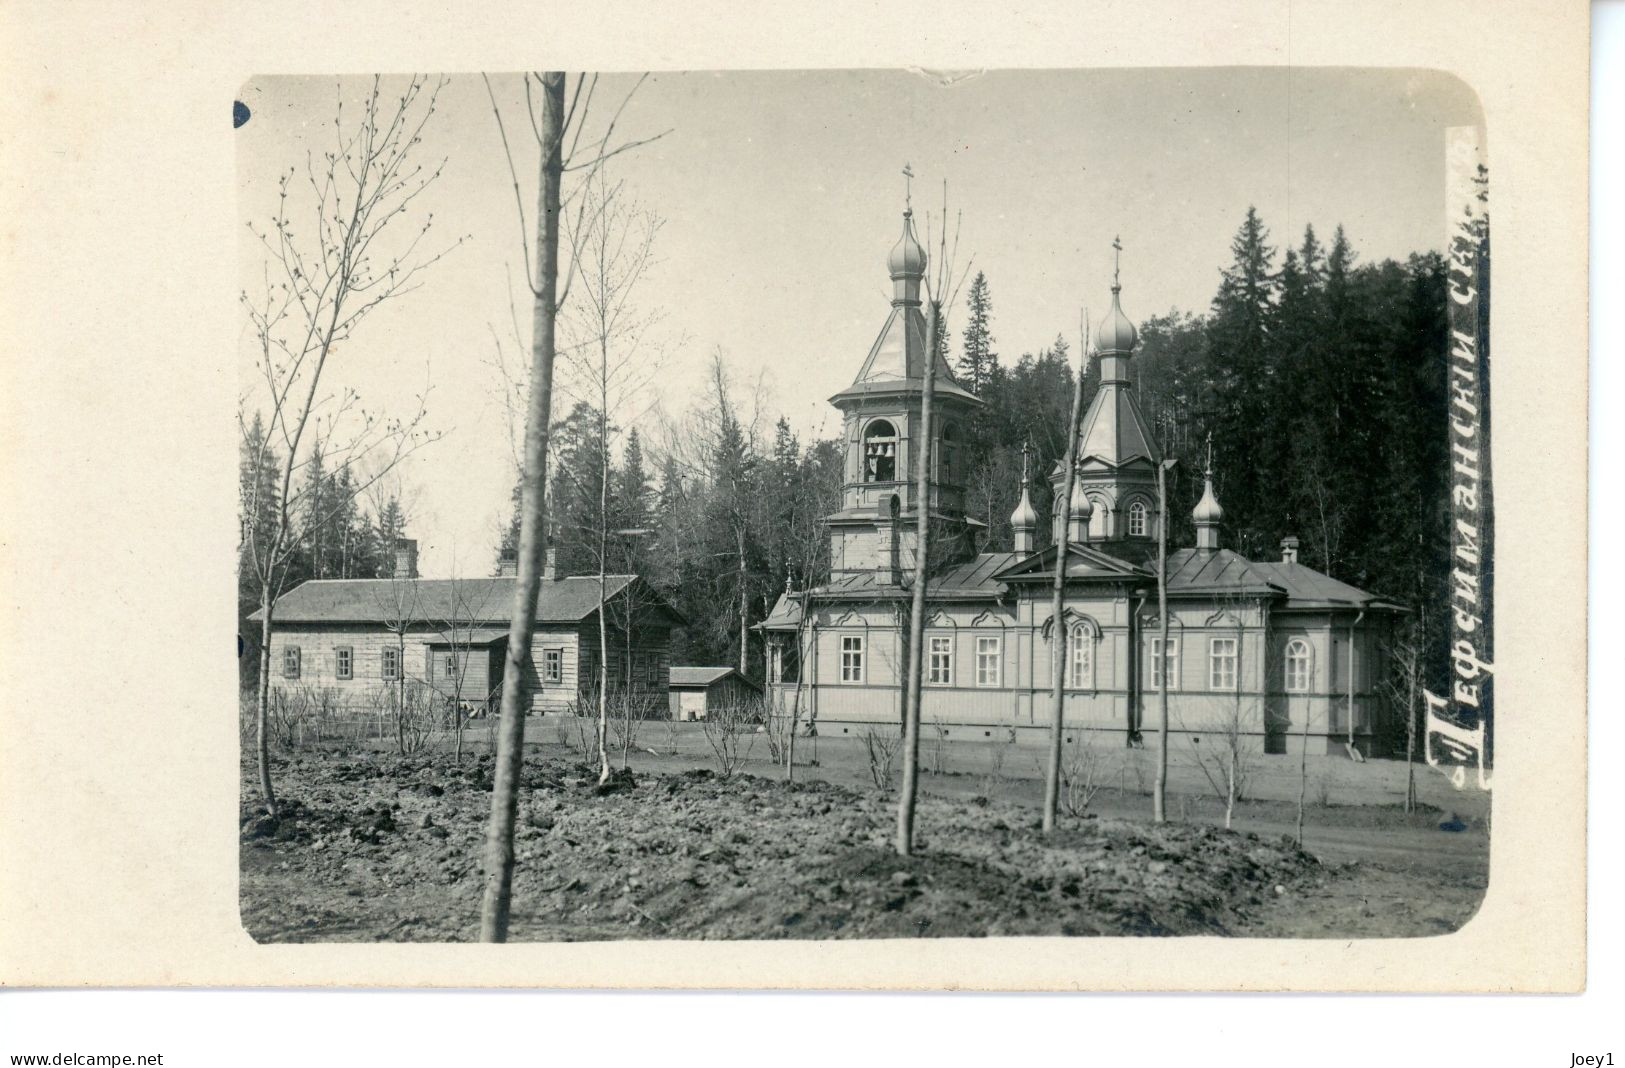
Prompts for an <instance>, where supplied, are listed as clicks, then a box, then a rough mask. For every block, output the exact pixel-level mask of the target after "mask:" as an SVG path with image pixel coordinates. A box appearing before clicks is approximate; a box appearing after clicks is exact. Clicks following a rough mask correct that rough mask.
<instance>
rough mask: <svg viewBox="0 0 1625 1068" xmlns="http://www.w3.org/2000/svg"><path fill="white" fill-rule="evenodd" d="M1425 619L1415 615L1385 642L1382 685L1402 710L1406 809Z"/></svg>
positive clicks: (1410, 799) (1411, 804) (1408, 807)
mask: <svg viewBox="0 0 1625 1068" xmlns="http://www.w3.org/2000/svg"><path fill="white" fill-rule="evenodd" d="M1426 633H1427V628H1426V621H1425V619H1417V620H1415V621H1413V622H1412V623H1411V624H1410V625H1409V626H1407V627H1406V628H1405V629H1404V630H1402V631H1401V632H1400V633H1399V634H1397V635H1395V636H1394V637H1393V638H1392V639H1391V640H1390V641H1389V642H1388V656H1387V660H1388V663H1389V666H1390V671H1389V674H1388V678H1387V680H1386V682H1385V685H1384V688H1385V689H1386V690H1387V691H1388V699H1389V701H1390V702H1392V704H1393V705H1394V707H1396V708H1402V709H1404V710H1405V811H1406V812H1411V811H1412V810H1414V809H1415V808H1416V724H1417V719H1418V712H1419V711H1420V704H1419V702H1420V700H1421V696H1422V670H1423V667H1424V664H1423V658H1422V648H1423V635H1425V634H1426Z"/></svg>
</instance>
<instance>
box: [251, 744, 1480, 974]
mask: <svg viewBox="0 0 1625 1068" xmlns="http://www.w3.org/2000/svg"><path fill="white" fill-rule="evenodd" d="M473 748H474V749H475V751H474V752H471V753H467V754H465V756H464V758H463V761H462V763H461V765H460V766H458V765H454V764H453V762H452V759H451V756H450V754H448V753H445V752H440V751H432V752H427V753H425V754H419V755H416V756H412V757H400V756H397V755H394V754H390V753H387V752H384V751H381V750H378V749H375V748H362V747H354V746H346V747H343V748H338V749H330V750H314V751H307V752H305V753H302V754H298V755H294V756H292V757H288V758H280V759H279V760H278V763H277V766H276V769H275V775H276V779H277V782H278V783H279V794H280V795H281V797H282V798H283V800H284V805H283V812H282V813H281V814H280V818H278V819H275V820H273V819H270V818H269V817H265V816H264V815H263V810H262V809H260V808H258V807H257V806H256V805H255V804H254V802H253V796H254V776H253V774H252V768H251V766H250V765H249V763H248V762H247V761H245V763H244V766H243V774H244V779H243V782H244V802H243V805H242V811H241V816H242V869H241V889H240V893H241V907H242V918H243V923H244V926H245V927H246V928H247V930H248V932H249V933H250V934H251V935H252V936H253V937H254V938H256V939H257V940H259V941H262V942H289V941H292V942H299V941H462V940H469V939H472V938H473V937H474V936H475V934H476V930H477V917H478V911H479V899H480V893H481V888H482V884H481V876H480V857H481V852H482V844H483V836H484V831H485V824H486V818H487V816H488V813H489V806H490V789H491V781H490V769H491V760H490V756H489V755H488V754H486V753H483V752H480V751H479V748H480V747H479V746H478V745H477V744H476V745H475V746H473ZM650 748H653V746H651V747H650ZM631 755H632V757H633V759H631V761H630V768H629V770H628V771H625V772H620V773H618V774H617V776H616V778H615V779H614V780H613V781H612V782H611V783H610V784H608V786H607V787H605V788H600V787H598V786H597V776H596V773H595V770H594V768H593V767H591V766H589V765H587V764H584V763H581V753H580V751H579V749H578V748H572V747H570V746H568V745H560V744H558V740H557V739H554V740H552V741H544V742H542V743H540V744H536V745H533V746H531V747H529V748H527V753H526V758H527V759H526V771H525V784H524V790H523V793H522V799H521V809H520V818H519V831H518V837H517V842H516V850H517V854H518V866H517V870H516V874H515V884H514V904H513V927H512V934H511V937H513V938H514V939H515V940H535V941H541V940H590V939H608V938H724V939H736V938H884V937H918V936H943V937H979V936H990V935H991V936H997V935H1017V934H1023V935H1030V934H1065V935H1179V934H1219V935H1244V936H1253V937H1260V936H1287V937H1415V936H1425V935H1434V934H1441V933H1446V932H1449V931H1452V930H1455V929H1456V928H1458V927H1460V926H1461V925H1462V924H1463V923H1465V922H1466V921H1467V920H1468V919H1469V918H1470V917H1471V915H1472V913H1473V912H1474V911H1475V910H1476V909H1477V907H1478V902H1479V900H1480V899H1481V897H1482V894H1483V890H1484V887H1485V885H1486V876H1487V862H1488V839H1487V827H1486V819H1485V817H1486V816H1487V810H1486V812H1485V813H1484V814H1483V815H1466V816H1464V815H1461V814H1458V813H1456V812H1453V811H1444V810H1442V809H1439V808H1436V807H1433V806H1431V805H1427V806H1424V807H1423V808H1422V809H1420V810H1419V811H1417V812H1415V813H1412V814H1410V815H1408V816H1407V815H1406V814H1405V813H1403V812H1402V811H1399V810H1398V809H1396V808H1393V807H1389V806H1376V805H1366V806H1352V805H1336V804H1318V805H1317V804H1312V805H1311V807H1310V809H1309V810H1308V813H1309V818H1308V819H1307V820H1306V826H1307V829H1306V835H1305V844H1306V846H1307V848H1308V852H1305V851H1303V850H1299V849H1298V848H1297V847H1296V846H1295V845H1294V844H1293V842H1292V839H1291V837H1290V836H1291V834H1292V833H1293V831H1294V830H1295V823H1296V806H1295V804H1288V803H1286V802H1283V801H1278V800H1264V801H1250V802H1246V803H1244V804H1243V805H1242V806H1241V809H1240V811H1239V812H1238V814H1237V821H1236V830H1235V831H1226V830H1224V829H1222V827H1217V826H1214V823H1216V822H1218V823H1222V819H1223V812H1222V807H1220V806H1219V805H1218V803H1217V801H1216V800H1214V799H1213V798H1203V797H1201V796H1199V795H1195V794H1175V795H1173V797H1172V798H1171V801H1170V811H1171V813H1172V815H1173V816H1174V817H1175V821H1174V822H1170V823H1168V824H1163V825H1157V824H1153V823H1151V822H1149V818H1148V817H1149V802H1148V799H1147V798H1145V797H1144V796H1143V795H1141V794H1139V793H1138V792H1137V791H1136V790H1134V789H1131V788H1129V787H1128V786H1127V785H1125V786H1124V787H1123V788H1122V789H1120V790H1116V791H1114V790H1113V789H1112V788H1109V787H1108V788H1103V789H1102V790H1101V792H1100V793H1099V794H1097V795H1096V797H1095V799H1094V802H1093V804H1092V805H1091V806H1090V812H1089V813H1088V814H1087V815H1086V816H1085V817H1083V818H1079V817H1073V816H1067V817H1064V818H1063V823H1062V829H1061V831H1060V833H1058V834H1056V835H1055V836H1053V837H1050V838H1045V837H1043V836H1042V835H1040V834H1039V832H1038V820H1037V815H1038V814H1037V801H1038V796H1039V792H1040V790H1041V786H1040V784H1039V783H1037V782H1035V781H1033V780H1032V779H1031V778H1027V777H1020V776H1016V775H1011V776H1009V777H1005V776H1004V775H1003V773H1002V771H1000V772H999V773H998V774H991V773H989V771H990V770H991V769H987V770H984V771H983V772H982V773H981V774H976V773H973V772H960V773H954V772H952V771H951V770H950V769H949V768H946V767H945V768H943V769H942V772H941V773H940V774H926V775H924V776H922V788H923V791H922V792H923V794H924V796H923V798H922V802H921V805H920V809H919V818H918V837H919V840H920V842H921V846H920V849H919V852H918V855H917V856H916V857H914V858H912V859H909V860H903V859H900V858H898V857H896V856H895V855H893V854H892V853H891V852H890V849H889V846H890V842H891V839H892V835H893V832H894V827H895V820H896V814H895V813H896V803H895V795H894V794H893V793H891V792H890V791H881V790H878V789H876V788H875V787H874V785H873V783H872V782H869V781H868V773H867V768H866V766H865V767H854V766H852V763H851V762H850V761H848V760H844V759H829V758H830V757H831V756H834V755H837V754H835V753H834V751H833V749H831V748H828V747H827V748H826V749H825V751H824V752H822V753H821V754H820V755H821V757H824V759H822V760H820V763H819V765H818V766H817V767H801V768H798V769H797V776H798V781H797V782H796V783H794V784H787V783H785V782H783V781H782V770H781V769H776V768H773V767H772V766H771V765H769V764H767V763H766V762H765V761H762V762H758V763H756V764H753V765H751V766H750V770H751V771H753V772H765V773H769V774H771V775H772V776H773V777H772V778H768V777H765V776H764V775H762V774H744V773H741V774H736V775H734V776H733V777H731V778H727V779H724V778H721V777H719V776H718V775H717V774H715V772H713V771H711V770H709V769H707V768H704V767H696V766H695V765H696V764H698V763H702V761H700V760H698V759H696V757H695V755H694V754H687V755H685V754H683V753H681V752H676V751H672V752H667V753H660V752H659V751H658V750H656V751H655V752H653V753H651V752H648V751H644V752H641V753H639V752H638V751H637V750H636V749H633V750H632V751H631ZM965 759H967V760H971V761H974V759H975V758H974V757H971V756H969V755H966V757H965ZM617 763H618V762H617ZM826 780H834V781H826Z"/></svg>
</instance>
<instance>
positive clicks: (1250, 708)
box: [1191, 595, 1278, 828]
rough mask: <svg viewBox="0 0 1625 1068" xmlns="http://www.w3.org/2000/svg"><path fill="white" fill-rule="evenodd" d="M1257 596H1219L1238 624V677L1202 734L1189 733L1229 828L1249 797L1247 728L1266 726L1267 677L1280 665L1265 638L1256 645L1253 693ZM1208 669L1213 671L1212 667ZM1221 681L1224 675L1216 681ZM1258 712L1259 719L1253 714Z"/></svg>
mask: <svg viewBox="0 0 1625 1068" xmlns="http://www.w3.org/2000/svg"><path fill="white" fill-rule="evenodd" d="M1256 605H1257V602H1256V601H1250V600H1249V599H1248V598H1246V597H1243V596H1240V595H1234V596H1221V597H1220V598H1219V599H1218V606H1219V612H1220V613H1222V614H1226V615H1229V616H1230V617H1231V619H1232V620H1233V621H1234V623H1235V627H1234V635H1235V636H1234V637H1233V638H1231V639H1230V640H1231V641H1233V642H1235V652H1234V656H1235V678H1234V679H1233V680H1232V681H1233V683H1234V685H1233V687H1232V697H1231V699H1230V700H1229V701H1228V702H1227V703H1226V705H1225V707H1224V708H1223V710H1222V711H1219V712H1217V713H1215V714H1213V715H1210V716H1209V717H1208V718H1207V719H1206V720H1205V721H1204V722H1203V723H1202V724H1200V725H1199V733H1197V734H1194V735H1193V736H1192V737H1191V751H1192V756H1193V757H1194V758H1195V761H1196V766H1197V768H1198V769H1199V770H1200V771H1201V772H1202V775H1203V777H1204V778H1206V779H1207V782H1208V785H1209V786H1210V787H1211V788H1212V790H1213V793H1214V795H1215V796H1216V797H1217V798H1218V799H1219V800H1220V801H1221V802H1223V803H1224V825H1225V827H1226V828H1229V827H1230V826H1231V825H1232V823H1233V822H1234V819H1235V811H1236V803H1237V802H1239V801H1243V800H1245V799H1246V791H1247V783H1248V781H1249V780H1250V779H1251V777H1252V772H1253V769H1254V766H1255V760H1254V757H1253V750H1252V749H1251V748H1250V746H1249V745H1248V738H1249V736H1250V735H1251V734H1252V731H1251V730H1249V727H1250V726H1251V725H1252V724H1253V723H1255V722H1256V723H1257V724H1258V725H1259V728H1260V729H1261V730H1262V729H1263V728H1264V718H1265V716H1266V715H1267V710H1266V708H1265V705H1266V702H1267V695H1268V693H1269V680H1270V679H1271V678H1273V677H1274V672H1275V670H1276V668H1277V666H1278V665H1277V664H1276V662H1275V661H1274V659H1273V658H1272V657H1271V655H1270V647H1269V641H1268V639H1267V637H1265V638H1264V639H1262V640H1260V641H1259V642H1258V643H1257V644H1258V689H1257V692H1256V693H1254V694H1249V693H1248V691H1247V684H1246V678H1245V671H1246V664H1247V624H1246V617H1245V614H1244V613H1246V611H1247V610H1248V609H1249V608H1250V607H1254V606H1256ZM1209 670H1212V669H1211V668H1210V669H1209ZM1218 681H1219V684H1220V685H1222V684H1223V680H1218ZM1255 716H1256V718H1255ZM1202 735H1206V736H1207V737H1209V738H1211V739H1215V740H1217V742H1218V744H1217V745H1210V746H1203V745H1202Z"/></svg>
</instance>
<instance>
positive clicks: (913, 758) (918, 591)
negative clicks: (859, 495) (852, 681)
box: [897, 166, 959, 857]
mask: <svg viewBox="0 0 1625 1068" xmlns="http://www.w3.org/2000/svg"><path fill="white" fill-rule="evenodd" d="M904 173H910V174H911V172H909V170H908V168H907V167H906V166H905V167H904ZM929 225H930V224H929V220H927V233H926V245H927V247H929V246H930V244H931V237H930V231H929ZM958 249H959V235H958V227H957V225H956V227H955V232H954V242H953V248H952V249H950V248H949V245H948V183H947V182H946V181H944V182H943V184H942V233H941V237H940V238H939V239H938V242H937V257H936V278H935V280H934V281H933V279H932V278H931V277H930V275H929V273H927V274H926V276H925V277H924V278H923V279H922V281H923V283H924V286H925V296H926V309H927V311H926V317H925V318H926V344H925V358H924V360H923V361H922V362H923V363H924V365H925V366H924V369H923V372H922V379H923V381H922V382H921V387H920V435H919V442H920V444H919V447H918V448H919V451H918V454H917V455H916V456H915V464H914V482H915V496H916V500H915V504H914V507H915V511H916V512H917V513H918V516H917V520H916V524H915V535H914V536H915V545H914V591H913V598H912V602H911V609H910V614H909V624H908V669H907V670H908V674H907V675H906V676H905V677H904V697H903V783H902V788H901V789H900V790H899V791H898V798H897V854H898V856H903V857H907V856H911V855H913V852H914V806H915V800H916V795H917V794H918V792H919V785H920V783H919V779H920V694H921V685H922V683H923V681H924V675H925V653H924V650H923V649H922V648H921V647H922V646H923V645H924V644H925V613H926V595H927V587H928V585H929V583H930V561H929V558H928V556H929V544H928V538H929V533H930V529H931V454H932V452H933V451H934V444H933V437H932V435H933V433H934V432H935V428H934V427H933V426H932V425H931V407H932V401H933V398H934V396H935V393H936V378H937V373H936V372H937V347H938V344H939V341H938V337H939V335H940V333H941V331H942V329H943V327H944V325H945V321H944V319H943V315H942V308H943V297H944V295H945V294H947V302H948V303H949V304H950V305H951V304H952V303H953V302H954V301H955V300H957V299H958V296H959V291H958V289H957V288H955V284H954V262H953V261H954V259H955V258H956V256H957V254H958Z"/></svg>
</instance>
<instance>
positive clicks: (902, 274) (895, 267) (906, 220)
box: [886, 211, 925, 278]
mask: <svg viewBox="0 0 1625 1068" xmlns="http://www.w3.org/2000/svg"><path fill="white" fill-rule="evenodd" d="M886 269H887V270H889V271H890V272H891V276H892V277H893V278H908V277H912V278H923V277H924V276H925V248H924V247H923V246H921V244H920V242H919V241H918V240H916V239H915V237H914V212H913V211H905V212H903V236H902V237H901V238H899V239H898V241H897V244H896V245H894V246H892V250H891V255H890V256H887V257H886Z"/></svg>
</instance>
